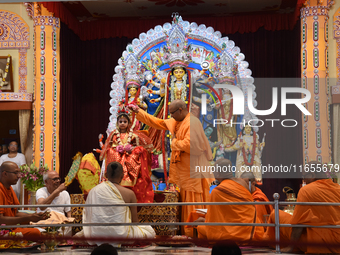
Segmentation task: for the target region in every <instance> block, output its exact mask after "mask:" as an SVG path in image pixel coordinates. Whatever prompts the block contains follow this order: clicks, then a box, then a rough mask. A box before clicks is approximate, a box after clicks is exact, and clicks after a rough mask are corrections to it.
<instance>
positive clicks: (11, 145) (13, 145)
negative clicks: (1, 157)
mask: <svg viewBox="0 0 340 255" xmlns="http://www.w3.org/2000/svg"><path fill="white" fill-rule="evenodd" d="M8 147H18V145H17V144H10V145H9V146H8Z"/></svg>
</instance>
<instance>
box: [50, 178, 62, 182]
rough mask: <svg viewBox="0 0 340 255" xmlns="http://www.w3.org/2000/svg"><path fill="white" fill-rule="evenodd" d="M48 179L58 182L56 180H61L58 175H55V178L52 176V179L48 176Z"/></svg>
mask: <svg viewBox="0 0 340 255" xmlns="http://www.w3.org/2000/svg"><path fill="white" fill-rule="evenodd" d="M48 179H50V180H52V181H54V182H58V181H60V180H61V178H60V177H56V178H53V179H51V178H48Z"/></svg>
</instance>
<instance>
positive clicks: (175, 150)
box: [129, 100, 215, 221]
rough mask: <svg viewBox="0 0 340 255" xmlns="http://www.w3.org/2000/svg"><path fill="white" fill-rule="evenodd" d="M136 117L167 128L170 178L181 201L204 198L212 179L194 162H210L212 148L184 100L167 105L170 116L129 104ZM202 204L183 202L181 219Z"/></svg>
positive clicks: (156, 127)
mask: <svg viewBox="0 0 340 255" xmlns="http://www.w3.org/2000/svg"><path fill="white" fill-rule="evenodd" d="M129 107H130V109H131V110H132V111H134V112H135V113H137V114H136V118H137V119H138V120H139V121H141V122H143V123H145V124H146V125H148V126H150V127H153V128H155V129H159V130H169V131H170V133H171V135H172V140H171V158H170V169H169V170H170V171H169V182H170V183H175V184H176V185H177V186H178V187H179V188H180V189H181V191H180V196H181V201H183V202H207V201H208V199H209V185H210V183H211V182H213V181H214V180H215V178H214V175H213V174H212V173H211V172H209V171H197V168H196V167H197V166H203V167H204V166H210V164H209V160H212V152H211V148H210V144H209V141H208V139H207V137H206V135H205V133H204V130H203V127H202V123H201V122H200V120H199V119H198V118H196V117H195V116H194V115H193V114H192V113H189V111H188V109H187V105H186V103H185V102H184V101H183V100H174V101H172V102H171V103H170V105H169V113H170V115H171V118H170V119H166V120H164V119H159V118H156V117H154V116H152V115H150V114H148V113H146V112H145V111H143V110H142V109H140V108H139V107H138V106H134V105H130V106H129ZM196 208H205V206H183V207H182V221H186V220H187V219H188V217H189V214H190V212H191V211H194V210H195V209H196Z"/></svg>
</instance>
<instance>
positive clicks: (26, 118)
mask: <svg viewBox="0 0 340 255" xmlns="http://www.w3.org/2000/svg"><path fill="white" fill-rule="evenodd" d="M30 116H31V110H19V133H20V147H21V151H22V153H23V154H25V151H26V147H25V146H26V142H27V135H28V130H29V122H30Z"/></svg>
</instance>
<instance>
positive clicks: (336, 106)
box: [332, 104, 340, 183]
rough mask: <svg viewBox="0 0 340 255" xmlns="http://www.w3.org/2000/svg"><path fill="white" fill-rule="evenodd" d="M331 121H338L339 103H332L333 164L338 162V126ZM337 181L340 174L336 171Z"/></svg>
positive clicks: (339, 116) (339, 149) (339, 143)
mask: <svg viewBox="0 0 340 255" xmlns="http://www.w3.org/2000/svg"><path fill="white" fill-rule="evenodd" d="M333 123H340V104H334V105H333V120H332V127H333V130H332V132H333V135H332V143H333V164H340V128H339V125H334V124H333ZM337 176H338V183H340V174H339V173H337Z"/></svg>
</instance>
